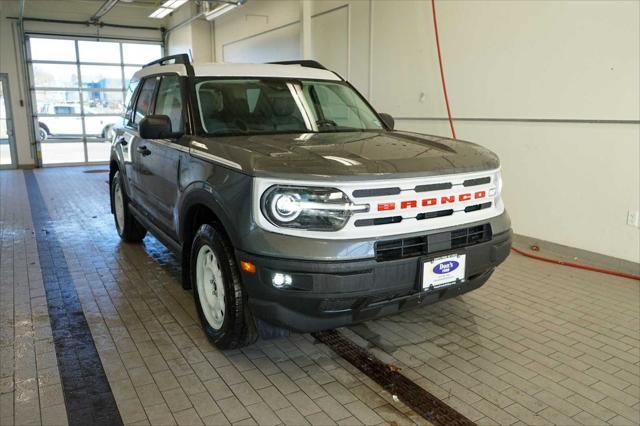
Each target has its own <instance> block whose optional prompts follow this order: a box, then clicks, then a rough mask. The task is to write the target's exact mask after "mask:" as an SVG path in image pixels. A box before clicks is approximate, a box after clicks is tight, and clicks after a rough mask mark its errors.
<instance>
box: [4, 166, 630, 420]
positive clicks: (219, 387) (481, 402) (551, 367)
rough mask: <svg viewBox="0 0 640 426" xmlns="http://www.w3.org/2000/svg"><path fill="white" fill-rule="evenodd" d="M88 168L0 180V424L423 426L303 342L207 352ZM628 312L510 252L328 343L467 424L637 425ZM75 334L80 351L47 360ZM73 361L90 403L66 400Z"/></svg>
mask: <svg viewBox="0 0 640 426" xmlns="http://www.w3.org/2000/svg"><path fill="white" fill-rule="evenodd" d="M88 169H92V170H93V171H100V170H101V169H104V167H97V168H96V167H93V168H88V167H76V168H58V169H44V170H35V171H33V172H23V171H0V203H1V204H0V235H1V251H0V255H1V258H0V424H2V425H8V424H14V423H15V424H40V423H42V424H56V425H57V424H65V423H67V421H68V419H78V418H79V417H78V416H79V415H82V416H85V417H82V418H84V419H86V420H87V421H86V423H90V421H89V419H91V422H96V423H100V422H102V423H105V424H108V423H110V422H109V420H110V419H111V420H113V419H114V418H115V417H109V410H110V409H115V410H117V413H119V415H120V417H121V418H122V421H123V422H124V423H126V424H137V423H139V424H149V423H151V424H163V425H164V424H174V423H177V424H185V425H191V424H201V423H205V424H215V425H218V424H228V423H232V424H255V423H258V424H291V425H299V424H306V423H311V424H319V425H328V424H335V423H337V424H371V425H375V424H388V425H395V424H410V423H419V424H426V423H427V422H426V421H425V420H424V419H422V418H421V417H420V416H418V415H417V414H415V413H414V412H412V410H411V409H409V408H407V407H406V406H404V405H403V404H402V403H400V402H396V401H394V398H393V397H392V395H390V394H389V393H387V392H386V391H384V390H383V389H381V388H380V387H379V386H378V385H377V384H375V383H374V382H373V381H372V380H371V379H369V378H368V377H367V376H365V375H364V374H362V373H361V372H360V371H358V370H357V369H356V368H354V367H353V366H351V365H350V364H349V363H347V362H346V361H345V360H343V359H341V358H340V357H338V356H337V355H335V354H334V353H333V352H332V351H331V350H330V349H329V348H327V347H325V346H324V345H323V344H319V343H316V342H314V339H313V338H312V337H311V336H309V335H292V336H291V337H289V338H286V339H278V340H269V341H259V342H258V343H256V344H255V345H253V346H251V347H248V348H245V349H242V350H236V351H227V352H221V351H218V350H217V349H215V348H214V347H212V346H211V345H210V344H209V343H208V341H207V340H206V338H205V336H204V335H203V333H202V331H201V329H200V326H199V323H198V320H197V315H196V312H195V308H194V303H193V298H192V294H191V292H187V291H184V290H182V287H181V285H180V281H179V267H178V265H177V262H176V259H175V257H174V256H173V255H172V254H171V253H170V252H169V251H168V250H167V249H165V248H164V247H163V246H162V245H160V244H159V243H158V242H157V241H156V240H155V239H153V238H152V237H147V238H146V239H145V241H144V244H142V245H129V244H124V243H122V242H121V241H120V240H119V238H118V237H117V234H116V231H115V228H114V225H113V219H112V216H111V214H110V213H109V204H108V188H107V184H106V180H107V174H106V173H100V172H99V173H90V174H89V173H83V171H85V170H88ZM27 182H31V183H32V184H33V183H34V182H37V187H39V191H40V195H38V194H35V195H34V193H33V191H34V188H33V185H31V187H30V189H29V191H30V192H29V191H28V189H27ZM37 189H38V188H35V190H37ZM34 223H35V225H34ZM61 271H62V272H61ZM54 297H57V298H55V299H54ZM56 303H59V304H58V305H56ZM74 303H75V304H76V311H73V306H74ZM60 307H62V308H63V313H62V314H60V312H61V311H60V310H59V309H58V308H60ZM639 307H640V286H639V285H638V283H637V282H635V281H631V280H628V279H623V278H616V277H611V276H606V275H601V274H596V273H591V272H587V271H581V270H576V269H571V268H566V267H561V266H556V265H551V264H546V263H541V262H538V261H535V260H531V259H527V258H524V257H521V256H519V255H516V254H513V255H512V256H510V257H509V259H508V260H507V261H506V263H505V264H504V265H503V266H502V267H501V268H500V269H499V270H498V271H497V272H496V273H495V274H494V276H493V277H492V278H491V280H490V281H489V282H488V283H487V284H486V285H485V286H484V287H482V288H480V289H479V290H477V291H475V292H472V293H469V294H467V295H464V296H462V297H459V298H457V299H454V300H450V301H447V302H443V303H441V304H437V305H432V306H430V307H426V308H421V309H418V310H414V311H411V312H408V313H404V314H401V315H397V316H394V317H389V318H385V319H381V320H377V321H372V322H368V323H365V324H362V325H359V326H356V327H352V328H350V329H345V330H342V332H343V333H344V334H345V335H346V336H348V337H349V338H350V339H352V340H353V341H355V342H356V343H359V344H361V345H364V346H366V347H368V348H369V350H370V352H372V353H373V354H375V355H376V356H377V357H378V358H380V359H381V360H383V361H385V362H390V363H393V364H395V365H397V366H399V367H400V368H402V370H401V372H402V373H403V374H404V375H406V376H407V377H409V378H410V379H412V380H414V381H415V382H416V383H417V384H419V385H421V386H422V387H424V388H425V389H427V390H428V391H430V392H431V393H432V394H434V395H436V396H437V397H438V398H440V399H441V400H442V401H444V402H446V403H447V404H449V405H450V406H452V407H453V408H455V409H456V410H458V411H459V412H461V413H462V414H464V415H465V416H467V417H468V418H469V419H471V420H472V421H475V422H476V423H478V424H505V425H511V424H535V425H538V424H562V425H565V424H587V425H595V424H604V423H609V424H616V425H622V424H639V423H640V414H639V412H640V340H639V332H640V312H639V310H640V308H639ZM64 309H66V311H64ZM64 312H66V314H65V313H64ZM52 313H53V315H52ZM82 314H84V315H82ZM61 315H62V316H61ZM64 315H66V316H64ZM61 318H62V319H63V320H64V321H62V320H61ZM83 318H86V321H85V320H84V319H83ZM74 321H75V322H76V323H74ZM82 321H84V323H83V322H82ZM69 324H70V325H69ZM82 324H85V326H86V325H88V330H90V333H85V334H83V336H85V335H86V336H87V337H88V338H89V339H90V343H91V342H92V344H87V343H86V342H84V343H83V342H79V343H78V342H75V340H74V342H75V343H74V344H75V346H70V347H69V349H68V350H65V351H61V350H60V349H61V346H60V342H61V340H60V339H61V338H60V333H61V332H67V333H68V331H67V330H66V329H65V327H76V328H73V329H72V333H71V334H72V336H71V337H69V336H67V338H68V339H69V340H73V339H75V338H76V335H75V334H74V333H80V332H78V331H77V330H82V327H83V325H82ZM73 330H76V331H73ZM56 339H57V340H56ZM78 339H79V338H78ZM76 340H77V339H76ZM62 341H63V342H64V341H66V340H62ZM92 348H93V349H92ZM92 351H94V352H95V353H97V356H94V355H92V354H94V352H92ZM92 356H93V358H95V361H96V362H97V365H93V364H91V363H90V362H89V365H87V362H88V361H87V360H89V361H90V360H91V359H92ZM98 361H99V362H98ZM74 362H75V363H78V366H79V369H80V371H82V374H78V375H77V377H79V379H78V380H79V382H82V380H83V378H86V377H85V376H84V374H85V372H87V373H86V374H91V375H92V376H91V380H94V376H95V381H96V383H99V382H100V380H105V377H106V381H108V385H109V386H107V388H106V389H103V390H102V391H100V392H103V391H104V393H99V392H98V393H97V392H96V391H95V389H91V390H83V389H82V388H81V385H82V384H81V383H80V384H78V388H74V387H70V386H69V385H68V384H64V385H63V383H62V381H61V374H62V375H63V377H67V376H68V375H69V374H72V375H73V371H69V369H70V366H73V363H74ZM109 388H110V389H109ZM74 392H75V393H74ZM78 392H79V393H78ZM79 396H80V397H82V398H84V397H86V398H94V404H93V408H91V409H89V410H88V411H85V412H81V413H79V412H77V411H76V410H78V407H76V406H75V405H74V401H75V400H77V398H78V397H79ZM74 398H75V399H74ZM110 400H111V401H113V400H115V404H114V407H115V408H114V407H111V406H110V402H109V401H110ZM90 416H92V417H90ZM116 417H117V416H116ZM72 423H74V422H72Z"/></svg>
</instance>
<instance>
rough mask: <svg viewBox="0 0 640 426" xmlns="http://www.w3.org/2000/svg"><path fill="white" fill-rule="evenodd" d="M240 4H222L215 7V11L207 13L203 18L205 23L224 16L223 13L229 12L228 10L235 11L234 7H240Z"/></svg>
mask: <svg viewBox="0 0 640 426" xmlns="http://www.w3.org/2000/svg"><path fill="white" fill-rule="evenodd" d="M241 4H242V3H227V4H223V5H221V6H218V7H216V8H215V9H213V10H211V11H209V12H207V13H206V14H205V15H204V17H205V18H206V20H207V21H213V20H214V19H216V18H217V17H219V16H221V15H224V14H225V13H227V12H229V11H230V10H233V9H235V8H236V7H238V6H240V5H241Z"/></svg>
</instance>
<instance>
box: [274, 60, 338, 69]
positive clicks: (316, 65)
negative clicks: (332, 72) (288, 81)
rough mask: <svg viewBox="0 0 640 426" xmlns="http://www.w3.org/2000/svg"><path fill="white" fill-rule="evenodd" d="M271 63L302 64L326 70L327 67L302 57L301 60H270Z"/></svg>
mask: <svg viewBox="0 0 640 426" xmlns="http://www.w3.org/2000/svg"><path fill="white" fill-rule="evenodd" d="M269 63H270V64H275V65H300V66H303V67H307V68H318V69H320V70H326V69H327V68H326V67H325V66H324V65H322V64H321V63H320V62H318V61H313V60H310V59H302V60H299V61H278V62H269ZM327 71H328V70H327Z"/></svg>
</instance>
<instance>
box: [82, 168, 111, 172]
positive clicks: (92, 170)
mask: <svg viewBox="0 0 640 426" xmlns="http://www.w3.org/2000/svg"><path fill="white" fill-rule="evenodd" d="M82 173H109V169H88V170H83V171H82Z"/></svg>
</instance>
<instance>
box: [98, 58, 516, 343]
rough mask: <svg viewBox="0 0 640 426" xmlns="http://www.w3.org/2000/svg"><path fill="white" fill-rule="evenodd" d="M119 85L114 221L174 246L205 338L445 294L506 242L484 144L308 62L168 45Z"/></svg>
mask: <svg viewBox="0 0 640 426" xmlns="http://www.w3.org/2000/svg"><path fill="white" fill-rule="evenodd" d="M127 97H128V101H127V105H128V106H127V111H126V113H125V115H124V117H123V123H122V125H121V126H120V127H119V128H117V129H116V130H115V135H114V138H113V144H112V150H111V165H110V179H109V182H110V188H111V208H112V212H113V213H114V216H115V224H116V229H117V231H118V234H119V235H120V237H122V239H123V240H125V241H129V242H139V241H141V240H142V239H143V238H144V237H145V235H146V233H147V231H149V232H151V233H152V234H153V235H154V236H155V237H156V238H157V239H158V240H160V241H161V242H162V243H163V244H164V245H166V246H167V247H169V248H170V249H171V250H173V251H175V252H176V253H177V255H178V256H179V257H180V258H181V261H182V274H183V286H184V287H185V288H192V289H193V292H194V298H195V302H196V306H197V310H198V313H199V315H200V319H201V321H202V326H203V328H204V330H205V332H206V334H207V335H208V336H209V338H210V340H211V341H212V342H213V343H214V344H216V345H217V346H218V347H220V348H236V347H240V346H243V345H246V344H249V343H251V342H253V341H254V340H255V339H256V338H257V336H259V335H262V336H264V337H269V336H278V335H282V334H285V333H287V332H288V331H289V330H294V331H298V332H311V331H318V330H324V329H331V328H335V327H340V326H344V325H349V324H353V323H356V322H360V321H366V320H370V319H373V318H378V317H380V316H383V315H389V314H393V313H396V312H399V311H403V310H406V309H409V308H413V307H416V306H420V305H427V304H430V303H434V302H437V301H440V300H444V299H447V298H450V297H453V296H457V295H459V294H462V293H465V292H467V291H470V290H473V289H476V288H478V287H480V286H481V285H483V284H484V283H485V282H486V281H487V279H488V278H489V277H490V276H491V274H492V272H493V270H494V269H495V267H496V266H497V265H499V264H500V263H501V262H503V261H504V260H505V258H506V257H507V256H508V254H509V251H510V247H511V235H512V234H511V229H510V220H509V217H508V215H507V213H506V211H505V208H504V204H503V202H502V198H501V195H500V193H501V186H502V181H501V177H500V164H499V161H498V158H497V156H496V155H495V154H493V153H492V152H490V151H488V150H486V149H484V148H482V147H480V146H478V145H474V144H472V143H469V142H463V141H459V140H452V139H446V138H442V137H435V136H428V135H421V134H416V133H410V132H400V131H395V130H393V126H394V122H393V119H392V118H391V116H389V115H387V114H379V113H377V112H376V111H375V110H374V109H373V108H372V107H371V105H369V103H368V102H367V101H366V99H364V98H363V97H362V96H361V95H360V94H359V93H358V92H357V91H356V90H355V89H354V88H353V87H352V86H351V85H350V84H349V83H348V82H346V81H344V80H343V79H342V78H341V77H340V76H339V75H338V74H336V73H334V72H332V71H329V70H327V69H325V68H324V67H323V66H322V65H320V64H319V63H317V62H314V61H296V62H284V63H274V64H191V63H190V62H189V59H188V57H187V56H186V55H175V56H170V57H166V58H163V59H160V60H158V61H155V62H153V63H151V64H149V65H147V66H145V67H143V68H142V69H141V70H140V71H138V72H137V73H136V74H135V76H134V77H133V79H132V81H131V86H130V88H129V92H128V96H127Z"/></svg>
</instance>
